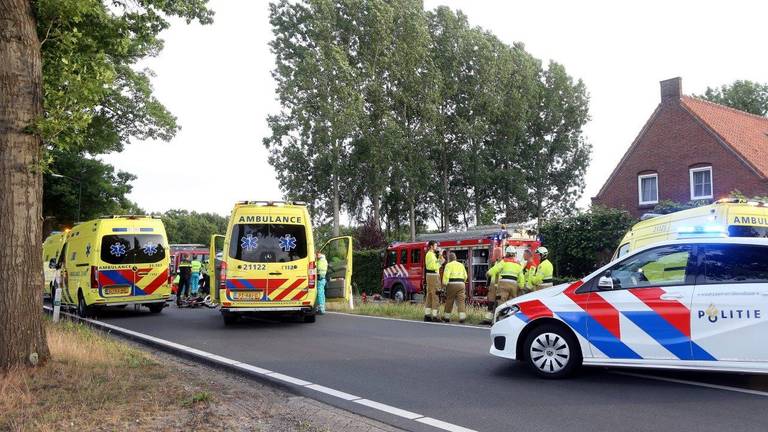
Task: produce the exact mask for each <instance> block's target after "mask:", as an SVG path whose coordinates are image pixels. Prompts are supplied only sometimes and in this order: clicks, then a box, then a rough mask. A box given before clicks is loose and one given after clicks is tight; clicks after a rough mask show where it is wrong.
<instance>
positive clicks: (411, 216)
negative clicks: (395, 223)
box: [408, 199, 416, 242]
mask: <svg viewBox="0 0 768 432" xmlns="http://www.w3.org/2000/svg"><path fill="white" fill-rule="evenodd" d="M408 204H409V205H408V221H409V225H410V230H411V241H412V242H414V241H416V204H415V202H414V200H413V199H410V200H408Z"/></svg>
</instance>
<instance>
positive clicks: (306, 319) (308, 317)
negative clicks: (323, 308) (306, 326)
mask: <svg viewBox="0 0 768 432" xmlns="http://www.w3.org/2000/svg"><path fill="white" fill-rule="evenodd" d="M315 321H317V315H315V314H307V315H304V322H305V323H313V322H315Z"/></svg>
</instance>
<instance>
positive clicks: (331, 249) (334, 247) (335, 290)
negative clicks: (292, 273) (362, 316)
mask: <svg viewBox="0 0 768 432" xmlns="http://www.w3.org/2000/svg"><path fill="white" fill-rule="evenodd" d="M320 252H321V253H323V254H325V257H326V259H327V260H328V273H327V274H326V275H325V277H326V280H327V283H326V285H325V298H326V299H327V300H335V301H345V302H349V307H351V308H352V307H354V300H353V298H352V237H349V236H343V237H336V238H332V239H330V240H328V242H327V243H325V245H323V247H322V248H321V249H320Z"/></svg>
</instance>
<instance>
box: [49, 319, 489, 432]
mask: <svg viewBox="0 0 768 432" xmlns="http://www.w3.org/2000/svg"><path fill="white" fill-rule="evenodd" d="M43 308H44V309H45V310H47V311H49V312H52V311H53V310H52V308H51V307H50V306H43ZM61 314H62V315H66V316H69V317H71V318H73V319H75V320H80V321H84V322H87V323H89V324H91V325H92V326H94V327H100V328H104V329H108V330H112V331H114V332H115V333H119V334H123V335H130V336H132V337H133V338H135V339H139V340H144V341H148V342H152V343H153V344H155V345H160V346H164V347H167V348H171V349H173V350H176V351H181V352H184V353H186V354H191V355H193V356H195V357H198V358H203V359H208V360H214V361H215V362H217V363H219V364H223V365H226V366H228V367H230V368H233V369H240V370H246V371H249V372H252V373H255V374H258V375H264V376H268V377H270V378H273V379H276V380H280V381H283V382H287V383H289V384H293V385H296V386H298V387H301V388H306V389H310V390H313V391H316V392H318V393H323V394H326V395H328V396H332V397H336V398H338V399H342V400H345V401H349V402H353V403H357V404H360V405H364V406H367V407H369V408H373V409H375V410H378V411H382V412H385V413H387V414H391V415H395V416H398V417H402V418H405V419H408V420H414V421H417V422H420V423H423V424H426V425H429V426H432V427H434V428H437V429H442V430H445V431H449V432H476V431H474V430H473V429H467V428H464V427H462V426H458V425H454V424H452V423H447V422H444V421H441V420H437V419H433V418H431V417H425V416H423V415H421V414H416V413H414V412H411V411H406V410H404V409H400V408H397V407H393V406H391V405H386V404H383V403H381V402H376V401H372V400H369V399H363V398H361V397H359V396H355V395H351V394H349V393H345V392H343V391H340V390H336V389H332V388H330V387H325V386H321V385H319V384H313V383H311V382H309V381H305V380H303V379H300V378H296V377H292V376H289V375H284V374H281V373H279V372H273V371H270V370H268V369H263V368H260V367H258V366H254V365H251V364H248V363H243V362H239V361H237V360H233V359H230V358H227V357H222V356H220V355H217V354H213V353H209V352H207V351H202V350H199V349H196V348H192V347H188V346H186V345H181V344H178V343H176V342H171V341H169V340H165V339H160V338H158V337H155V336H151V335H148V334H144V333H139V332H137V331H133V330H129V329H127V328H123V327H119V326H116V325H113V324H108V323H105V322H103V321H98V320H94V319H90V318H80V317H78V316H77V315H74V314H71V313H67V312H62V313H61ZM340 315H352V314H340ZM353 316H354V315H353ZM357 316H360V315H357ZM402 321H407V320H402ZM412 322H413V321H412ZM415 322H418V321H415ZM425 324H428V323H425ZM465 327H470V328H472V327H471V326H465Z"/></svg>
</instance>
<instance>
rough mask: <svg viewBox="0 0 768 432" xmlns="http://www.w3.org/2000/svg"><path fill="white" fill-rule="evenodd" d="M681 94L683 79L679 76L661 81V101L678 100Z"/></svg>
mask: <svg viewBox="0 0 768 432" xmlns="http://www.w3.org/2000/svg"><path fill="white" fill-rule="evenodd" d="M682 95H683V79H682V78H680V77H677V78H670V79H668V80H664V81H661V102H662V103H663V102H667V101H673V100H674V101H678V100H680V96H682Z"/></svg>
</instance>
